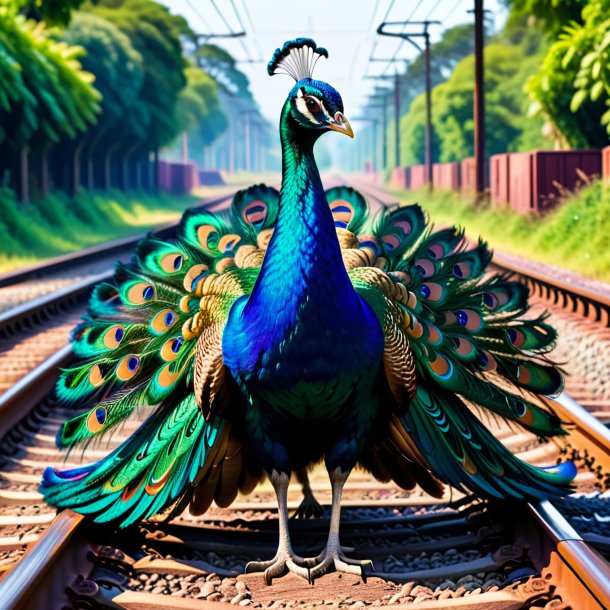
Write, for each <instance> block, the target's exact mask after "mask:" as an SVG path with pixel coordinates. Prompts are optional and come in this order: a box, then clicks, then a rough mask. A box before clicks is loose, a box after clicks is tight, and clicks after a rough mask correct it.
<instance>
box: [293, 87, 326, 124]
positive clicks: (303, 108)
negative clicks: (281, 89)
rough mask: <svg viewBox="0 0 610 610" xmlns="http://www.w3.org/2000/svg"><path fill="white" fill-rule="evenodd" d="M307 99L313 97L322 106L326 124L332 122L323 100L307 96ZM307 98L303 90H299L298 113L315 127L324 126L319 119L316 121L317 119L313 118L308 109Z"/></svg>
mask: <svg viewBox="0 0 610 610" xmlns="http://www.w3.org/2000/svg"><path fill="white" fill-rule="evenodd" d="M307 97H313V98H314V99H315V100H317V102H318V103H319V104H320V108H321V109H322V112H323V113H324V118H325V121H324V122H329V121H332V117H331V116H330V114H329V112H328V110H326V108H325V106H324V103H323V102H322V100H320V99H319V98H317V97H315V96H313V95H311V96H307ZM307 97H305V95H304V93H303V89H299V90H298V92H297V99H296V102H297V109H298V111H299V112H300V113H301V114H302V115H303V116H304V117H305V118H306V119H307V120H308V121H309V122H310V123H312V124H313V125H322V124H323V123H322V122H320V121H318V119H316V117H314V116H313V114H312V112H311V111H310V110H309V108H307Z"/></svg>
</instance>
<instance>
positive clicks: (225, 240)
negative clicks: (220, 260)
mask: <svg viewBox="0 0 610 610" xmlns="http://www.w3.org/2000/svg"><path fill="white" fill-rule="evenodd" d="M240 241H241V237H240V236H239V235H237V234H235V233H230V234H229V235H223V236H222V237H221V238H220V240H219V241H218V250H220V252H223V253H224V254H227V253H228V252H233V250H235V248H236V246H237V244H238V243H239V242H240Z"/></svg>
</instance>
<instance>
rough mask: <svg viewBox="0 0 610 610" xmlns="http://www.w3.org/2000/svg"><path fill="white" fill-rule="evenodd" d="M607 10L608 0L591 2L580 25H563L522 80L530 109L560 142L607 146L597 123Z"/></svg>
mask: <svg viewBox="0 0 610 610" xmlns="http://www.w3.org/2000/svg"><path fill="white" fill-rule="evenodd" d="M609 8H610V3H609V2H608V0H605V1H594V2H591V3H590V5H588V6H587V7H586V8H585V9H584V10H583V23H582V24H578V23H576V22H572V23H570V24H569V25H567V26H566V27H565V28H564V31H563V32H562V33H561V34H560V35H559V37H558V38H557V40H556V41H555V42H554V43H553V44H552V45H551V47H550V49H549V51H548V53H547V55H546V57H545V58H544V61H543V63H542V66H541V68H540V70H539V72H538V73H537V74H536V75H534V76H533V77H532V78H531V79H530V80H529V81H528V83H527V91H528V93H529V94H530V96H531V98H532V100H533V110H534V112H536V113H538V114H539V115H540V116H542V117H544V119H545V120H546V121H547V122H548V124H549V125H550V126H551V128H552V130H553V132H554V133H555V136H556V138H557V139H558V140H559V141H560V142H561V143H562V144H563V145H564V146H570V147H573V148H587V147H602V146H606V145H607V144H608V133H606V132H604V130H601V129H600V128H599V127H600V123H602V122H604V123H605V124H606V125H608V122H609V121H610V115H609V114H608V111H607V103H608V100H609V98H610V89H609V87H608V85H607V84H606V83H607V82H608V78H609V77H610V69H609V67H608V61H609V60H608V52H609V50H610V49H609V45H610V37H609V36H608V34H607V31H608V27H609V26H610V21H609V20H608V18H607V15H608V9H609Z"/></svg>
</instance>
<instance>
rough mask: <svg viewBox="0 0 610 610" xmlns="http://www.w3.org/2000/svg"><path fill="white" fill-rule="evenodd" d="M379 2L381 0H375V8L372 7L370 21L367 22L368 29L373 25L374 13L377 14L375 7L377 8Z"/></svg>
mask: <svg viewBox="0 0 610 610" xmlns="http://www.w3.org/2000/svg"><path fill="white" fill-rule="evenodd" d="M380 2H381V0H377V2H375V8H374V9H373V14H372V15H371V21H370V22H369V30H370V29H371V27H372V26H373V21H374V20H375V15H376V14H377V9H378V8H379V3H380Z"/></svg>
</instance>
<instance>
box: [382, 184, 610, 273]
mask: <svg viewBox="0 0 610 610" xmlns="http://www.w3.org/2000/svg"><path fill="white" fill-rule="evenodd" d="M392 194H393V195H394V196H395V197H396V198H397V200H398V201H400V202H401V204H404V205H406V204H409V203H415V202H418V203H420V204H421V206H422V207H423V208H424V209H425V210H426V211H427V212H428V214H429V215H430V220H431V221H432V222H434V223H435V224H436V225H449V224H456V225H461V226H463V227H464V228H465V229H466V234H467V235H468V236H469V237H470V238H472V239H476V238H477V237H479V236H481V237H482V238H483V239H485V240H487V241H488V242H489V243H490V245H491V246H492V247H493V248H496V249H497V250H502V251H505V252H510V253H513V254H518V255H520V256H524V257H526V258H530V259H533V260H537V261H540V262H542V263H548V264H551V265H555V266H557V267H562V268H565V269H571V270H573V271H575V272H577V273H580V274H581V275H585V276H588V277H592V278H595V279H597V280H601V281H605V282H610V188H609V187H608V186H605V185H603V184H602V182H600V181H595V182H593V183H591V184H590V185H588V186H586V187H584V188H582V189H581V190H579V191H577V192H576V193H573V194H572V195H570V196H568V197H567V198H566V200H565V201H564V202H563V203H561V204H560V205H559V206H558V207H557V208H556V209H555V210H553V211H552V212H549V213H548V214H546V215H545V216H536V215H522V214H517V213H516V212H513V211H512V210H510V209H508V208H506V209H497V208H491V207H490V206H489V205H488V204H480V205H476V204H475V202H474V201H473V200H472V198H471V197H465V196H461V195H459V194H456V193H452V192H442V191H437V192H435V193H433V194H432V195H430V194H428V193H427V192H426V191H424V190H422V191H419V192H413V193H412V192H406V191H397V190H394V191H392Z"/></svg>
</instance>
